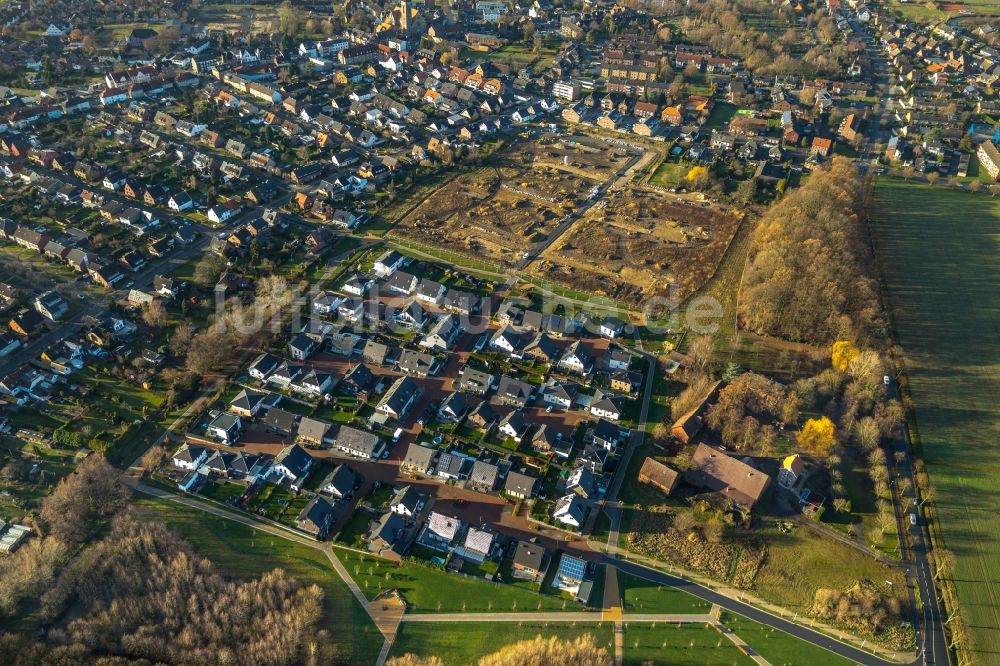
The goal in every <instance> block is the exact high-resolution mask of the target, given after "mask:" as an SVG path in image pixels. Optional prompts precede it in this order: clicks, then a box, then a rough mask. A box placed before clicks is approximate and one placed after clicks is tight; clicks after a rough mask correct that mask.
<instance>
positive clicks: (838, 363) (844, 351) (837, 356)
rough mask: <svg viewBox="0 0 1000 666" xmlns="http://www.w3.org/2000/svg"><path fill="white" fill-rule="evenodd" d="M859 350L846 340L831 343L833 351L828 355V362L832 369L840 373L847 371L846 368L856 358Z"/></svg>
mask: <svg viewBox="0 0 1000 666" xmlns="http://www.w3.org/2000/svg"><path fill="white" fill-rule="evenodd" d="M860 353H861V350H860V349H858V348H857V347H855V346H854V344H852V343H851V342H848V341H847V340H837V341H836V342H834V343H833V351H832V352H831V353H830V361H831V362H832V363H833V367H835V368H836V369H837V370H840V371H841V372H844V371H846V370H847V366H848V365H850V363H851V361H853V360H854V359H855V358H857V357H858V355H859V354H860Z"/></svg>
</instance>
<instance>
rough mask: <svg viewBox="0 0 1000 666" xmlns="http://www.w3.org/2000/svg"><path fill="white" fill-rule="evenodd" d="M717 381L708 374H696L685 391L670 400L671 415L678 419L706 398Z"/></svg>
mask: <svg viewBox="0 0 1000 666" xmlns="http://www.w3.org/2000/svg"><path fill="white" fill-rule="evenodd" d="M714 384H715V381H714V380H713V379H712V378H711V377H709V376H708V375H696V376H695V377H694V378H693V379H692V380H691V382H690V383H689V384H688V385H687V388H685V389H684V390H683V391H681V392H680V395H678V396H677V397H676V398H674V399H673V400H672V401H671V402H670V415H671V417H673V419H674V420H675V421H676V420H677V419H679V418H680V417H682V416H684V415H685V414H687V413H688V412H689V411H691V410H692V409H693V408H694V406H695V405H697V404H698V403H699V402H701V401H702V400H704V399H705V396H706V395H707V394H708V390H709V389H710V388H711V387H712V386H713V385H714Z"/></svg>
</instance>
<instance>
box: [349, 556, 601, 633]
mask: <svg viewBox="0 0 1000 666" xmlns="http://www.w3.org/2000/svg"><path fill="white" fill-rule="evenodd" d="M341 560H342V561H343V562H344V566H345V567H347V571H348V572H349V573H350V574H351V576H353V577H354V580H356V581H357V583H358V586H359V587H361V590H362V591H363V592H364V593H365V595H366V596H367V597H368V598H369V599H372V598H374V597H375V596H377V595H378V594H379V593H380V592H383V591H385V590H388V589H393V588H395V589H397V590H399V592H400V594H402V596H403V598H404V599H406V603H407V604H408V612H411V613H436V612H440V613H461V612H466V611H467V612H470V613H474V612H488V611H494V612H497V613H502V612H510V611H524V612H534V611H546V610H555V611H558V610H566V611H576V610H580V611H582V610H583V608H582V607H581V606H579V605H578V604H576V603H574V602H572V601H565V600H564V599H562V598H560V597H558V596H556V595H552V594H538V593H535V592H530V591H528V590H524V589H522V588H519V587H515V586H513V585H507V584H504V583H491V582H487V581H484V580H477V579H474V578H469V577H467V576H462V575H460V574H456V573H445V572H444V571H441V570H440V569H436V568H433V567H430V566H425V565H422V564H417V563H408V564H404V565H403V566H400V567H397V566H396V565H395V564H394V563H393V562H389V561H388V560H383V559H380V558H377V557H371V556H368V555H362V554H359V553H354V552H346V551H345V552H343V554H342V557H341ZM581 617H583V616H581Z"/></svg>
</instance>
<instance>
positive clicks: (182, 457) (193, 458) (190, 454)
mask: <svg viewBox="0 0 1000 666" xmlns="http://www.w3.org/2000/svg"><path fill="white" fill-rule="evenodd" d="M210 451H211V449H209V448H208V447H205V446H198V445H197V444H182V445H181V447H180V448H179V449H177V451H175V452H174V455H173V463H174V467H178V468H180V469H186V470H188V471H190V472H193V471H194V470H196V469H198V468H199V467H201V464H202V463H204V462H205V461H206V460H207V459H208V455H209V452H210Z"/></svg>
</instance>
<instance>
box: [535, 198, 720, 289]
mask: <svg viewBox="0 0 1000 666" xmlns="http://www.w3.org/2000/svg"><path fill="white" fill-rule="evenodd" d="M738 225H739V218H737V217H736V216H735V215H731V214H728V213H724V212H721V211H718V210H716V209H713V208H703V207H700V206H693V205H690V204H688V203H683V202H678V201H677V200H676V198H674V197H670V196H667V195H665V194H661V193H659V192H654V191H651V190H645V189H640V188H632V189H630V190H627V191H625V192H619V193H614V194H612V195H611V196H610V197H609V199H608V200H607V205H601V204H599V205H597V206H595V207H594V208H592V209H591V210H590V211H588V213H587V214H586V215H585V216H584V217H582V218H581V219H580V220H577V221H576V222H574V223H573V226H572V227H571V228H570V229H569V230H567V231H566V233H564V234H563V235H562V236H561V237H560V238H559V240H558V241H557V242H555V243H553V244H552V246H551V247H550V248H548V249H547V250H546V251H545V252H544V253H543V254H542V257H543V258H544V259H545V265H544V266H543V267H542V268H540V269H536V270H537V271H539V272H540V273H541V274H542V277H545V278H546V279H551V280H555V281H562V282H568V283H569V284H570V285H571V286H572V287H573V288H574V289H578V290H580V291H589V292H593V293H596V294H599V295H605V296H609V297H611V298H615V299H617V300H621V301H625V302H632V303H640V302H642V301H643V300H644V299H648V298H650V297H654V296H656V297H672V298H674V299H676V300H677V301H680V300H681V299H684V298H686V297H687V296H689V295H691V293H693V292H694V291H695V290H696V289H697V288H698V287H700V286H701V285H702V284H704V283H705V281H706V280H708V278H709V277H710V276H711V275H712V273H713V272H714V270H715V267H716V266H717V265H718V263H719V261H720V260H721V258H722V255H723V253H725V251H726V248H727V247H728V246H729V242H730V240H732V237H733V234H734V233H735V232H736V227H737V226H738Z"/></svg>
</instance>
